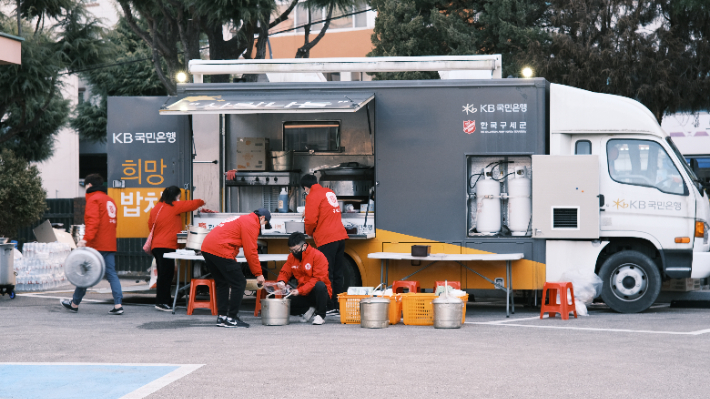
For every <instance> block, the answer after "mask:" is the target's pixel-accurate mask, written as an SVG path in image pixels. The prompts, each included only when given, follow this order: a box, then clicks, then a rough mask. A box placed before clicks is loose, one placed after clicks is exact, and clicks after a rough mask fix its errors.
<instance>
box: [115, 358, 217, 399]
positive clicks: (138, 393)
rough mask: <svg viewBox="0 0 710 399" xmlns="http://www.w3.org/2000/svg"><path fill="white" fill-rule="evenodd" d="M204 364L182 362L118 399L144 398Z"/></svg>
mask: <svg viewBox="0 0 710 399" xmlns="http://www.w3.org/2000/svg"><path fill="white" fill-rule="evenodd" d="M202 366H204V364H183V365H180V368H179V369H177V370H175V371H173V372H171V373H168V374H166V375H164V376H162V377H160V378H158V379H157V380H155V381H152V382H150V383H148V384H146V385H143V386H142V387H140V388H138V389H136V390H135V391H133V392H131V393H129V394H128V395H124V396H122V397H121V398H119V399H142V398H145V397H146V396H148V395H150V394H151V393H153V392H155V391H157V390H159V389H160V388H163V387H164V386H167V385H168V384H170V383H172V382H174V381H177V380H179V379H180V378H182V377H184V376H186V375H188V374H190V373H192V372H193V371H195V370H197V369H199V368H200V367H202Z"/></svg>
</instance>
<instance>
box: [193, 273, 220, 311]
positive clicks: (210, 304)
mask: <svg viewBox="0 0 710 399" xmlns="http://www.w3.org/2000/svg"><path fill="white" fill-rule="evenodd" d="M198 285H205V286H207V287H208V288H209V290H210V300H209V301H197V300H195V294H196V292H197V286H198ZM195 309H209V310H210V311H212V316H217V291H216V289H215V284H214V280H213V279H211V278H195V279H192V281H191V282H190V301H189V302H188V303H187V314H188V315H191V314H192V311H193V310H195Z"/></svg>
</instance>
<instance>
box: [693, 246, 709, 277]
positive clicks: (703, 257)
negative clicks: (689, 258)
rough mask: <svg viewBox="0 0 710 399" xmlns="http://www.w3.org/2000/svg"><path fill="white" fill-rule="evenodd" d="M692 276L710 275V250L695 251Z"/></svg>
mask: <svg viewBox="0 0 710 399" xmlns="http://www.w3.org/2000/svg"><path fill="white" fill-rule="evenodd" d="M690 277H691V278H706V277H710V252H693V270H692V272H691V274H690Z"/></svg>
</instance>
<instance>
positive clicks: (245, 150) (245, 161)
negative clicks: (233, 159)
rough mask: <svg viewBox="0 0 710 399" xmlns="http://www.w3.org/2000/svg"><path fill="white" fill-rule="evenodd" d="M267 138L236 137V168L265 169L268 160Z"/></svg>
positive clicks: (248, 169)
mask: <svg viewBox="0 0 710 399" xmlns="http://www.w3.org/2000/svg"><path fill="white" fill-rule="evenodd" d="M269 154H270V153H269V139H265V138H261V137H239V138H237V170H244V171H266V170H268V160H269Z"/></svg>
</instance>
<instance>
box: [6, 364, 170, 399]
mask: <svg viewBox="0 0 710 399" xmlns="http://www.w3.org/2000/svg"><path fill="white" fill-rule="evenodd" d="M181 366H182V365H179V364H176V365H135V364H131V365H120V364H0V398H3V399H4V398H13V399H40V398H41V399H63V398H71V399H84V398H86V399H97V398H105V399H118V398H121V397H124V396H126V395H128V394H130V393H132V392H134V391H136V390H138V389H139V388H141V387H144V386H146V385H148V384H150V383H152V382H154V381H155V380H158V379H160V378H162V377H165V376H166V375H168V374H170V373H172V372H174V371H176V370H178V369H180V368H181ZM178 378H179V377H178ZM169 382H171V381H166V383H165V384H160V385H162V386H164V385H167V384H168V383H169ZM157 389H159V387H158V388H157ZM157 389H156V390H157ZM136 397H143V396H142V395H139V396H136Z"/></svg>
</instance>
